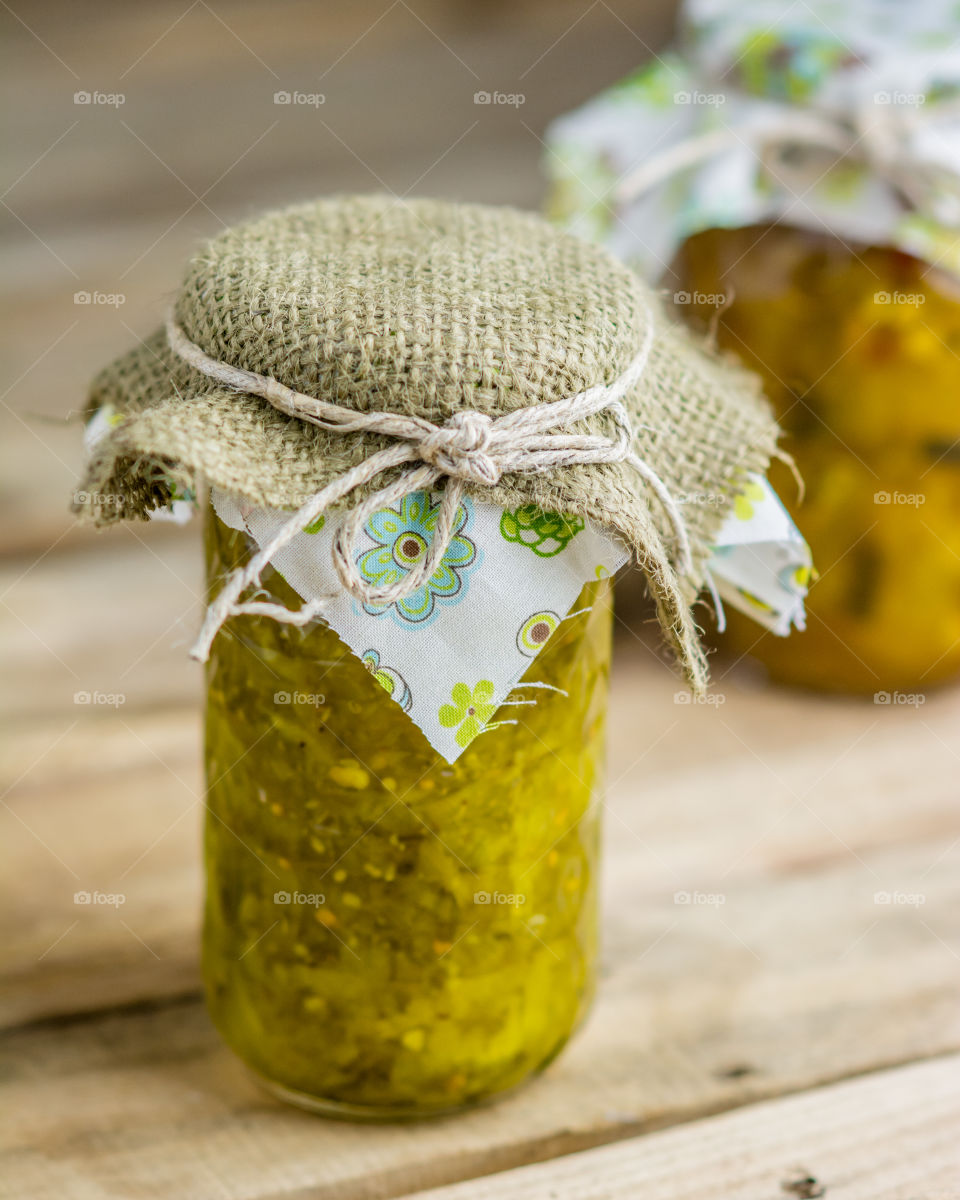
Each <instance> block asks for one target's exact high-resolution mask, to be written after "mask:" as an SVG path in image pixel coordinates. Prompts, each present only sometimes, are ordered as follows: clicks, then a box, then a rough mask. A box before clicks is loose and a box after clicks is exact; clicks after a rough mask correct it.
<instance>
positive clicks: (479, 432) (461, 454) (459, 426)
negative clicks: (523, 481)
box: [417, 409, 503, 487]
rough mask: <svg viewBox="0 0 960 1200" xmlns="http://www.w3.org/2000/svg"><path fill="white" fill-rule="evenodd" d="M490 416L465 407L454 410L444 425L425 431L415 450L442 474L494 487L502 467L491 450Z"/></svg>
mask: <svg viewBox="0 0 960 1200" xmlns="http://www.w3.org/2000/svg"><path fill="white" fill-rule="evenodd" d="M493 430H494V424H493V418H492V417H491V416H489V415H488V414H487V413H481V412H476V411H475V410H473V409H466V410H465V411H463V412H455V413H454V414H453V416H452V417H450V418H449V420H448V421H447V423H446V424H445V425H440V426H437V427H436V428H434V429H432V430H431V431H430V432H429V433H427V434H425V435H424V437H423V438H421V440H420V442H419V443H418V446H417V449H418V452H419V454H420V457H421V458H422V459H423V461H424V462H426V463H430V464H431V465H432V466H434V467H436V468H437V469H438V470H439V471H442V472H443V474H444V475H449V476H450V477H451V478H454V479H462V480H463V481H464V483H476V484H480V485H481V486H484V487H494V486H496V484H498V483H499V482H500V476H501V475H502V474H503V470H502V468H501V466H500V464H499V463H498V461H497V459H496V457H495V456H494V455H493V454H492V453H491V450H492V449H493V441H494V437H493Z"/></svg>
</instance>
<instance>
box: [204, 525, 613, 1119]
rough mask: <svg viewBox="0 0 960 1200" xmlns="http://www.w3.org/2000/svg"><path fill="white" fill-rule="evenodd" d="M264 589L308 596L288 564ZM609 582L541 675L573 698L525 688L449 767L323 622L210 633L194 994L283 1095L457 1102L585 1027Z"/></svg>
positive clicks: (219, 544) (349, 1101) (367, 1115)
mask: <svg viewBox="0 0 960 1200" xmlns="http://www.w3.org/2000/svg"><path fill="white" fill-rule="evenodd" d="M206 545H207V558H208V577H209V580H210V587H211V594H213V593H215V592H216V590H217V589H218V586H219V581H220V580H222V578H223V575H224V573H225V572H226V571H228V570H230V569H231V568H233V567H234V566H237V565H239V564H240V563H241V562H242V561H244V560H245V558H246V557H247V556H248V554H249V546H248V544H247V540H246V538H245V537H244V536H243V535H241V534H239V533H237V532H235V531H233V530H231V529H228V528H227V527H226V526H225V525H223V524H222V523H221V522H220V521H219V520H218V519H217V518H216V517H215V516H214V515H213V514H212V512H211V513H209V514H208V520H207V535H206ZM264 587H265V589H266V590H267V591H268V592H269V593H271V596H272V597H273V598H275V599H277V600H278V601H280V602H281V603H284V604H286V605H287V606H288V607H294V606H296V605H297V604H298V603H299V598H298V597H296V596H295V595H294V594H293V593H292V592H291V590H290V589H289V588H288V586H287V584H286V583H285V582H284V580H283V579H282V578H281V577H280V576H279V575H277V574H276V573H273V574H269V573H268V574H267V575H265V576H264ZM608 590H609V584H608V583H606V582H602V583H596V584H591V585H588V587H587V589H586V592H585V594H584V596H583V597H582V598H581V602H580V604H578V606H577V607H578V608H584V607H586V608H588V611H586V612H583V613H581V614H580V615H577V616H574V617H572V618H570V619H568V620H567V621H564V622H563V623H561V625H560V626H559V628H558V629H557V631H556V633H555V634H554V635H553V637H552V638H551V640H550V643H549V644H548V645H547V646H546V648H545V649H544V650H543V651H542V652H541V654H540V655H539V656H538V657H537V659H536V661H535V664H534V667H533V670H532V672H531V674H532V676H533V678H534V679H536V680H538V681H543V682H545V683H548V684H550V685H552V687H553V688H556V689H560V691H553V690H549V689H540V688H538V689H536V690H533V689H528V691H527V692H526V697H525V698H526V699H527V700H528V701H529V700H535V703H533V704H527V705H524V706H518V707H515V708H510V709H504V710H503V711H501V713H499V714H498V717H497V719H498V720H504V719H510V720H516V721H517V724H502V725H500V727H499V728H497V729H496V730H492V731H490V732H486V733H482V734H481V735H480V736H478V737H477V738H476V739H475V740H474V741H473V742H472V743H471V744H470V745H469V746H468V748H467V749H466V750H465V751H464V752H463V754H462V755H461V756H460V758H458V759H457V761H456V762H455V763H454V764H452V765H451V764H447V763H446V762H445V761H444V760H442V759H440V758H439V757H438V756H437V754H436V753H435V752H434V751H433V750H432V748H431V747H430V745H429V743H428V742H427V740H426V739H425V737H424V736H423V734H422V733H421V732H420V730H419V729H418V728H417V727H416V726H415V725H414V724H413V722H412V721H411V720H410V719H409V717H408V716H407V715H406V714H405V713H404V712H403V711H402V709H401V707H400V705H399V704H397V703H396V701H395V700H393V699H391V697H390V696H389V695H388V694H387V691H386V690H385V689H384V686H383V685H382V683H381V682H380V681H378V679H377V678H376V677H375V675H374V674H372V673H371V672H370V671H369V670H368V669H367V668H366V667H365V666H364V665H363V663H362V662H361V661H360V659H359V658H357V657H356V656H355V655H354V654H353V653H351V652H350V651H349V650H348V649H347V648H346V646H345V645H344V644H343V643H342V642H341V641H340V640H339V638H338V637H337V636H336V635H335V634H334V633H333V631H332V630H330V629H328V628H326V627H325V626H322V625H315V626H313V627H311V628H308V629H306V630H299V629H296V628H294V627H293V626H290V625H281V624H277V623H275V622H272V621H269V620H263V619H259V618H253V617H239V618H233V619H231V621H229V622H228V623H227V625H226V626H225V627H224V629H223V630H222V631H221V633H220V634H219V635H218V637H217V640H216V642H215V643H214V647H213V652H212V654H211V658H210V662H209V666H208V680H207V683H208V686H207V709H206V770H207V821H206V834H205V848H206V849H205V858H206V874H207V900H206V912H205V923H204V948H203V961H204V977H205V985H206V991H207V998H208V1005H209V1008H210V1011H211V1014H212V1016H213V1019H214V1022H215V1024H216V1025H217V1027H218V1029H219V1031H220V1033H221V1035H222V1036H223V1038H224V1039H225V1041H226V1042H227V1043H228V1044H229V1045H230V1046H231V1048H232V1049H233V1050H234V1051H235V1052H236V1053H237V1054H238V1055H239V1056H240V1057H241V1058H242V1059H243V1060H244V1061H245V1062H246V1063H247V1064H248V1065H249V1066H250V1067H251V1068H252V1069H253V1071H254V1072H255V1073H256V1074H257V1075H258V1076H259V1077H260V1078H261V1079H262V1080H263V1081H265V1082H267V1083H268V1084H269V1085H270V1086H271V1087H272V1088H273V1089H274V1090H275V1091H277V1092H279V1093H280V1094H282V1095H283V1096H284V1097H285V1098H287V1099H290V1100H292V1101H294V1102H296V1103H300V1104H303V1105H305V1106H307V1107H311V1108H315V1109H317V1110H319V1111H323V1112H326V1113H328V1114H330V1115H338V1116H344V1117H351V1118H356V1119H373V1120H377V1119H393V1120H395V1119H403V1118H413V1117H419V1116H428V1115H432V1114H435V1113H439V1112H444V1111H450V1110H455V1109H457V1108H461V1107H464V1106H467V1105H470V1104H474V1103H477V1102H479V1101H481V1100H483V1099H485V1098H487V1097H489V1096H491V1095H493V1094H495V1093H497V1092H500V1091H502V1090H504V1089H506V1088H510V1087H512V1086H514V1085H515V1084H518V1083H519V1082H521V1081H522V1080H523V1079H525V1078H526V1077H527V1076H529V1075H531V1074H532V1073H534V1072H536V1071H538V1070H540V1069H541V1068H542V1067H544V1066H545V1065H546V1064H547V1063H548V1062H549V1061H550V1060H551V1059H552V1058H553V1057H554V1056H555V1055H556V1054H557V1053H558V1052H559V1050H560V1049H561V1048H562V1046H563V1045H564V1043H565V1042H566V1040H567V1039H568V1037H569V1036H570V1034H571V1032H572V1031H573V1030H574V1028H575V1027H576V1026H577V1024H578V1022H579V1021H580V1020H581V1018H582V1017H583V1015H584V1013H585V1011H586V1009H587V1007H588V1005H589V1002H590V998H591V995H592V991H593V985H594V971H595V959H596V944H597V865H598V862H597V860H598V852H599V840H598V835H599V808H600V803H599V801H600V796H599V789H600V787H601V774H602V766H603V750H604V726H605V717H606V704H607V680H608V670H609V655H610V604H609V595H608ZM519 691H520V692H521V693H522V685H520V689H519ZM561 692H564V693H566V695H563V694H561ZM515 694H516V693H515Z"/></svg>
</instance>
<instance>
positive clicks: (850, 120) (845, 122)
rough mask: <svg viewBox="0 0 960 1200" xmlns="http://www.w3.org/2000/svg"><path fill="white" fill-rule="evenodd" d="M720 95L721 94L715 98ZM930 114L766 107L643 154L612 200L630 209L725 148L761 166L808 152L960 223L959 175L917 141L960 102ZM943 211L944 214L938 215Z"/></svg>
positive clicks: (955, 111)
mask: <svg viewBox="0 0 960 1200" xmlns="http://www.w3.org/2000/svg"><path fill="white" fill-rule="evenodd" d="M721 94H722V93H721ZM928 109H929V112H928V113H923V112H921V111H919V110H915V111H912V112H910V111H905V110H903V109H902V108H900V107H898V106H897V105H887V106H886V107H885V108H878V107H877V106H876V105H864V106H861V107H859V108H856V109H855V110H853V111H850V112H826V111H819V112H816V111H806V110H798V109H796V108H795V107H791V106H787V105H779V106H777V108H775V109H774V108H772V107H771V104H770V102H769V101H768V102H767V103H766V107H765V110H764V114H763V115H762V116H761V117H759V118H757V117H755V118H753V119H752V120H750V119H748V120H744V121H742V122H741V123H740V124H739V125H737V126H724V127H722V128H720V129H711V130H708V131H706V132H705V133H699V134H691V135H690V136H689V137H686V138H684V139H683V140H682V141H680V142H677V143H676V145H673V146H668V147H667V148H666V149H665V150H662V151H660V152H659V153H657V154H653V155H650V156H649V157H647V158H646V159H645V160H644V161H643V162H642V163H640V164H639V166H637V167H636V168H635V169H634V170H633V171H631V172H630V173H629V174H628V175H627V176H626V177H625V178H624V179H623V180H622V182H621V183H620V184H619V185H618V187H617V189H616V198H617V200H618V201H619V202H620V203H621V204H629V203H631V202H632V201H634V200H636V199H638V198H639V197H640V196H642V195H644V194H645V193H647V192H649V191H650V190H651V189H652V188H654V187H656V186H657V185H659V184H661V183H664V182H665V181H666V180H668V179H670V178H672V177H673V176H674V175H677V174H678V173H679V172H681V171H685V170H688V169H690V168H691V167H696V166H699V165H700V164H701V163H704V162H707V161H709V160H710V159H713V158H716V157H718V156H719V155H721V154H723V153H725V152H726V151H728V150H735V149H737V148H740V147H743V146H748V147H750V148H751V149H752V150H753V151H754V153H755V154H756V155H757V158H758V160H760V161H761V162H763V161H764V160H765V156H766V151H767V150H768V149H770V148H777V149H781V150H782V149H786V148H790V147H793V146H808V147H812V148H814V149H819V150H827V151H832V152H833V153H835V154H836V155H837V156H838V158H840V159H850V160H852V161H854V162H857V163H861V164H863V165H864V166H865V167H866V168H867V169H868V170H870V171H871V172H873V174H874V175H876V176H878V177H879V178H881V179H884V180H886V181H887V182H888V183H889V184H890V185H891V186H892V187H893V188H895V189H896V190H898V191H899V192H900V193H901V194H902V195H903V196H904V197H906V199H907V201H908V202H909V203H910V204H911V205H912V206H913V207H914V208H915V209H918V210H920V211H923V210H924V209H931V210H933V209H936V211H938V213H939V214H940V215H941V218H942V219H945V220H946V219H949V221H950V223H951V224H954V223H957V221H958V220H960V204H958V202H957V192H958V189H960V169H958V168H957V167H956V166H953V165H951V164H948V163H946V162H943V161H941V160H939V159H938V160H935V161H934V160H931V159H929V158H924V157H923V156H922V154H921V151H920V149H919V148H918V145H917V141H916V135H917V134H918V133H919V132H921V131H922V130H923V129H924V128H925V127H929V126H930V125H931V124H932V123H933V122H934V121H936V120H939V119H941V118H943V117H944V116H945V115H946V116H956V115H957V114H958V113H960V103H958V102H956V101H954V102H952V103H951V102H941V103H939V104H935V105H929V106H928ZM944 205H949V206H950V211H949V212H946V211H945V210H944Z"/></svg>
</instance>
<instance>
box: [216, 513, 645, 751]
mask: <svg viewBox="0 0 960 1200" xmlns="http://www.w3.org/2000/svg"><path fill="white" fill-rule="evenodd" d="M439 500H440V495H439V493H438V494H433V495H430V494H428V493H427V492H423V491H421V492H414V493H412V494H411V495H409V496H407V497H406V498H405V499H404V500H403V501H402V502H401V503H400V504H398V505H396V506H395V507H394V508H387V509H382V510H381V511H380V512H378V513H376V514H374V516H373V517H372V518H371V519H370V520H369V521H368V522H367V524H366V526H365V528H364V535H363V538H362V544H361V545H360V546H359V547H358V551H357V558H356V562H357V567H358V569H359V571H360V573H361V575H362V576H363V577H364V578H365V579H367V580H369V581H370V582H371V583H373V584H376V585H379V586H381V587H382V586H386V585H387V584H389V583H392V582H394V581H395V580H397V579H400V578H402V577H403V576H405V575H406V574H408V573H409V572H410V571H411V570H412V569H413V568H414V567H415V566H416V564H417V563H418V562H419V561H421V559H422V555H423V554H425V553H426V550H427V547H428V546H429V544H430V541H431V539H432V537H433V532H434V529H435V526H436V521H437V516H438V509H439ZM213 503H214V508H215V509H216V512H217V515H218V516H219V517H220V519H221V520H222V521H224V522H225V523H226V524H227V525H230V526H231V528H233V529H241V530H245V531H246V532H247V533H248V534H249V535H250V536H251V537H252V538H253V540H254V541H255V542H256V543H257V544H258V545H263V544H264V543H265V542H266V541H268V540H269V538H270V537H271V536H272V534H273V533H274V532H275V531H276V530H277V529H278V528H279V527H280V525H281V524H282V523H283V521H284V520H285V519H286V518H287V516H288V514H286V513H283V512H279V511H277V510H275V509H273V510H270V509H250V508H248V507H246V506H244V507H243V509H241V507H240V506H239V505H238V504H237V503H236V502H235V501H234V500H232V499H231V498H230V497H228V496H225V495H223V494H222V493H219V492H217V491H214V494H213ZM339 524H340V520H339V519H338V518H337V517H335V516H330V515H328V516H327V519H326V520H325V521H324V522H323V523H322V524H321V523H319V522H317V523H316V524H315V525H311V526H310V527H309V530H305V531H304V532H302V533H300V534H299V535H298V536H297V537H296V538H294V539H293V541H292V542H291V543H290V544H289V545H288V546H286V547H284V549H283V550H281V551H280V552H279V553H278V554H277V555H276V557H275V558H274V567H275V568H276V570H278V571H279V572H280V574H281V575H283V576H284V578H285V579H286V580H287V582H288V583H289V584H290V586H291V587H292V588H294V590H295V591H296V592H297V593H298V594H299V595H300V596H302V597H303V598H304V599H309V598H311V597H315V596H320V595H324V594H327V593H329V592H331V591H334V590H335V589H337V588H338V586H339V585H338V580H337V577H336V574H335V572H334V569H333V565H332V563H331V559H330V549H331V545H332V542H333V538H334V537H335V536H336V532H337V529H338V528H339ZM627 557H628V555H627V553H626V551H625V550H624V549H623V548H622V547H621V545H620V543H619V542H617V541H616V540H615V539H614V538H613V537H611V536H608V535H607V534H605V533H602V532H601V531H600V530H598V529H594V528H591V527H590V526H589V525H585V524H584V522H583V521H582V520H581V519H580V518H579V517H573V516H568V515H563V514H555V513H541V512H540V511H539V510H535V509H532V508H527V507H524V508H521V509H518V510H516V511H515V512H512V513H506V512H504V510H503V509H502V508H499V507H497V505H495V504H489V503H487V502H485V501H480V500H473V499H470V498H465V499H464V501H463V503H462V505H461V508H460V511H458V513H457V521H456V526H455V533H454V536H453V538H452V539H451V541H450V545H449V546H448V548H447V550H446V552H445V553H444V555H443V560H442V562H441V564H440V567H439V568H438V569H437V571H435V572H434V574H433V576H432V577H431V578H430V579H429V580H428V581H427V582H426V583H425V584H424V585H423V586H422V587H420V588H418V589H417V590H416V591H414V592H413V593H411V595H409V596H408V597H406V598H405V599H403V600H401V601H400V602H399V603H397V604H388V605H368V606H364V605H362V604H360V603H358V602H357V601H355V600H354V599H353V597H352V596H350V595H348V594H347V593H346V592H342V591H341V593H340V595H338V597H337V598H336V599H335V600H334V601H333V602H332V603H331V604H330V606H329V607H328V608H327V609H326V619H327V620H328V621H329V624H330V626H331V627H332V628H333V629H334V630H335V631H336V632H337V633H338V634H339V636H340V637H341V638H342V640H343V641H344V642H345V643H346V644H347V645H348V646H349V647H350V649H351V650H353V652H354V653H355V654H356V655H357V656H358V657H359V658H360V659H361V660H362V662H363V664H364V666H365V667H366V668H367V670H369V671H370V673H371V674H372V675H373V677H374V679H376V681H377V682H378V683H379V684H380V686H381V687H383V688H384V690H385V691H386V692H387V694H388V695H389V696H390V697H391V698H392V699H393V700H395V701H396V702H397V703H398V704H399V705H400V706H401V708H402V709H403V710H404V711H405V712H406V713H408V714H409V716H410V718H411V720H413V721H415V722H416V724H417V725H418V726H419V727H420V729H421V730H422V731H423V733H424V734H425V735H426V737H427V738H428V740H429V741H430V743H431V745H432V746H433V747H434V749H435V750H436V751H437V753H438V754H440V755H442V757H443V758H445V759H446V760H447V761H448V762H453V761H454V760H455V759H456V758H458V757H459V755H460V754H462V753H463V751H464V750H465V749H466V748H467V747H468V746H469V745H470V744H471V743H472V742H473V741H475V740H476V739H477V738H482V737H483V734H484V732H485V731H486V730H490V729H492V728H495V727H496V725H497V724H498V715H497V710H498V709H499V708H500V706H501V705H502V704H503V702H504V701H505V700H506V699H507V698H508V696H509V695H510V693H511V691H513V689H514V688H515V687H516V686H517V684H518V683H519V682H520V679H521V678H523V677H524V676H526V675H527V672H528V671H529V672H531V674H530V676H529V678H530V679H531V680H534V681H535V680H536V678H537V675H536V657H537V655H538V654H539V653H540V651H541V650H542V649H543V647H544V646H545V645H546V644H547V643H548V642H549V640H550V637H551V636H552V635H553V633H554V632H555V631H556V630H557V628H558V627H559V625H560V623H561V622H562V620H563V618H564V616H565V615H566V614H567V613H569V612H570V611H571V609H572V607H573V605H574V603H575V601H576V599H577V597H578V596H579V595H580V592H581V591H582V589H583V585H584V584H585V583H586V582H588V581H589V580H592V579H596V578H598V577H599V576H606V575H612V574H614V573H615V572H616V571H617V570H618V569H619V568H620V567H621V566H622V565H623V563H625V562H626V560H627ZM307 636H309V634H308V635H307ZM511 711H512V710H509V709H507V710H505V712H506V713H507V714H508V715H509V714H510V713H511ZM499 719H505V718H499Z"/></svg>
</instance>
